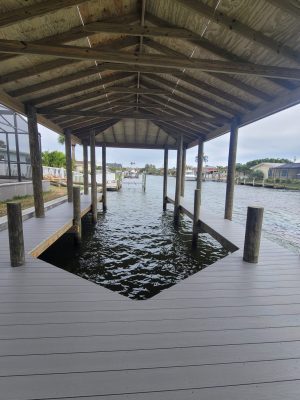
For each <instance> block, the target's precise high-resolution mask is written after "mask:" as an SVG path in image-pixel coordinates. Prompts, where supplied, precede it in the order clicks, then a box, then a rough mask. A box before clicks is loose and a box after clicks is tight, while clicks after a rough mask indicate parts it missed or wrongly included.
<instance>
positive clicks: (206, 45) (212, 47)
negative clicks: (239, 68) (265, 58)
mask: <svg viewBox="0 0 300 400" xmlns="http://www.w3.org/2000/svg"><path fill="white" fill-rule="evenodd" d="M279 1H281V0H279ZM147 20H149V22H151V23H152V24H155V25H166V21H165V20H164V19H161V18H158V17H157V16H154V15H152V14H150V13H147ZM167 26H168V27H169V26H170V23H169V22H168V23H167ZM171 27H174V26H173V25H171ZM199 37H201V39H202V40H201V41H194V40H189V42H190V43H191V44H193V45H195V46H197V47H200V48H203V49H205V50H208V51H209V52H210V53H212V54H215V55H217V56H219V57H221V58H223V59H225V60H229V61H232V62H249V60H248V59H247V58H245V57H241V56H237V55H236V54H235V53H232V52H230V51H228V50H226V49H224V48H222V47H218V46H217V45H216V44H215V43H213V42H211V41H209V40H208V39H207V38H205V37H204V36H202V35H200V34H199ZM147 42H150V43H152V42H153V40H150V39H149V40H148V41H147ZM155 43H157V42H155ZM209 74H210V75H215V73H213V72H211V73H209ZM221 75H222V80H223V81H224V82H227V83H229V84H233V86H235V87H238V88H239V89H241V90H243V91H244V92H246V93H249V94H251V95H252V96H255V97H258V98H261V99H262V100H266V101H269V99H268V98H265V96H268V95H267V94H265V93H264V92H262V91H261V90H259V89H257V87H253V86H252V85H248V84H246V83H244V82H242V81H241V80H239V79H236V78H233V77H231V76H229V75H225V74H221ZM264 79H267V80H269V81H271V82H272V83H273V84H276V85H277V86H280V87H284V88H285V89H290V90H292V89H295V87H296V86H295V84H294V83H293V82H289V81H287V80H280V79H273V78H264Z"/></svg>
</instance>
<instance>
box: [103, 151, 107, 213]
mask: <svg viewBox="0 0 300 400" xmlns="http://www.w3.org/2000/svg"><path fill="white" fill-rule="evenodd" d="M102 206H103V211H104V212H105V211H106V210H107V190H106V144H103V145H102Z"/></svg>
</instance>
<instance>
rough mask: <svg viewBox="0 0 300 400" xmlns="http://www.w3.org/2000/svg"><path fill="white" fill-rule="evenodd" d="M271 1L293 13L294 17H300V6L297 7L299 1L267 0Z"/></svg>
mask: <svg viewBox="0 0 300 400" xmlns="http://www.w3.org/2000/svg"><path fill="white" fill-rule="evenodd" d="M267 1H268V2H269V3H271V4H273V5H274V6H275V7H278V8H280V9H281V10H282V11H285V12H287V13H289V14H290V15H292V16H293V17H300V7H299V6H298V7H297V5H296V4H297V3H296V2H295V1H290V0H285V1H282V0H267ZM298 4H299V3H298Z"/></svg>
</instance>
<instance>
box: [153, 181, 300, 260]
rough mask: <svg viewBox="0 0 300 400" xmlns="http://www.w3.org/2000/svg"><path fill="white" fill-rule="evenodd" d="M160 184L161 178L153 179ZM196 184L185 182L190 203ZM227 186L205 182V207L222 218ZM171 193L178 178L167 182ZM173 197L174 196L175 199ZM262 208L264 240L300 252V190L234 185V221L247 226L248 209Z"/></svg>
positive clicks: (203, 198)
mask: <svg viewBox="0 0 300 400" xmlns="http://www.w3.org/2000/svg"><path fill="white" fill-rule="evenodd" d="M155 180H157V185H160V184H161V183H160V180H161V178H160V177H154V181H155ZM195 187H196V184H195V182H186V189H185V199H186V202H187V204H189V205H192V204H193V201H194V190H195ZM225 191H226V183H223V182H211V181H207V182H203V187H202V206H203V207H205V209H207V210H209V211H211V212H212V213H214V214H215V215H219V216H220V217H223V215H224V204H225ZM168 192H169V193H170V194H171V195H172V196H173V194H174V192H175V178H170V179H169V182H168ZM173 197H174V196H173ZM250 205H259V206H262V207H264V208H265V213H264V222H263V231H264V235H265V237H267V238H268V239H270V240H273V241H275V242H277V243H278V244H281V245H282V246H284V247H286V248H288V249H290V250H292V251H294V252H298V253H299V250H300V191H289V190H283V189H267V188H260V187H252V186H243V185H236V186H235V195H234V210H233V221H235V222H238V223H241V224H243V226H245V222H246V214H247V206H250Z"/></svg>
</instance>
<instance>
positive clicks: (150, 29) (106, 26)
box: [84, 22, 201, 40]
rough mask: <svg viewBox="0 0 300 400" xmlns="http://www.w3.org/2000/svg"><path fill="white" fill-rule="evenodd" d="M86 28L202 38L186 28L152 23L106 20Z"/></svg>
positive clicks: (142, 34) (133, 34) (151, 35)
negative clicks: (121, 22) (127, 22)
mask: <svg viewBox="0 0 300 400" xmlns="http://www.w3.org/2000/svg"><path fill="white" fill-rule="evenodd" d="M84 30H85V31H86V32H91V33H97V32H106V33H118V34H120V35H128V36H149V37H165V38H177V39H194V40H201V37H200V36H199V35H198V34H196V33H193V32H191V31H189V30H187V29H184V28H172V27H167V28H166V27H156V26H151V25H145V26H140V25H125V24H120V23H118V24H114V23H105V22H94V23H91V24H88V25H85V27H84Z"/></svg>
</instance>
